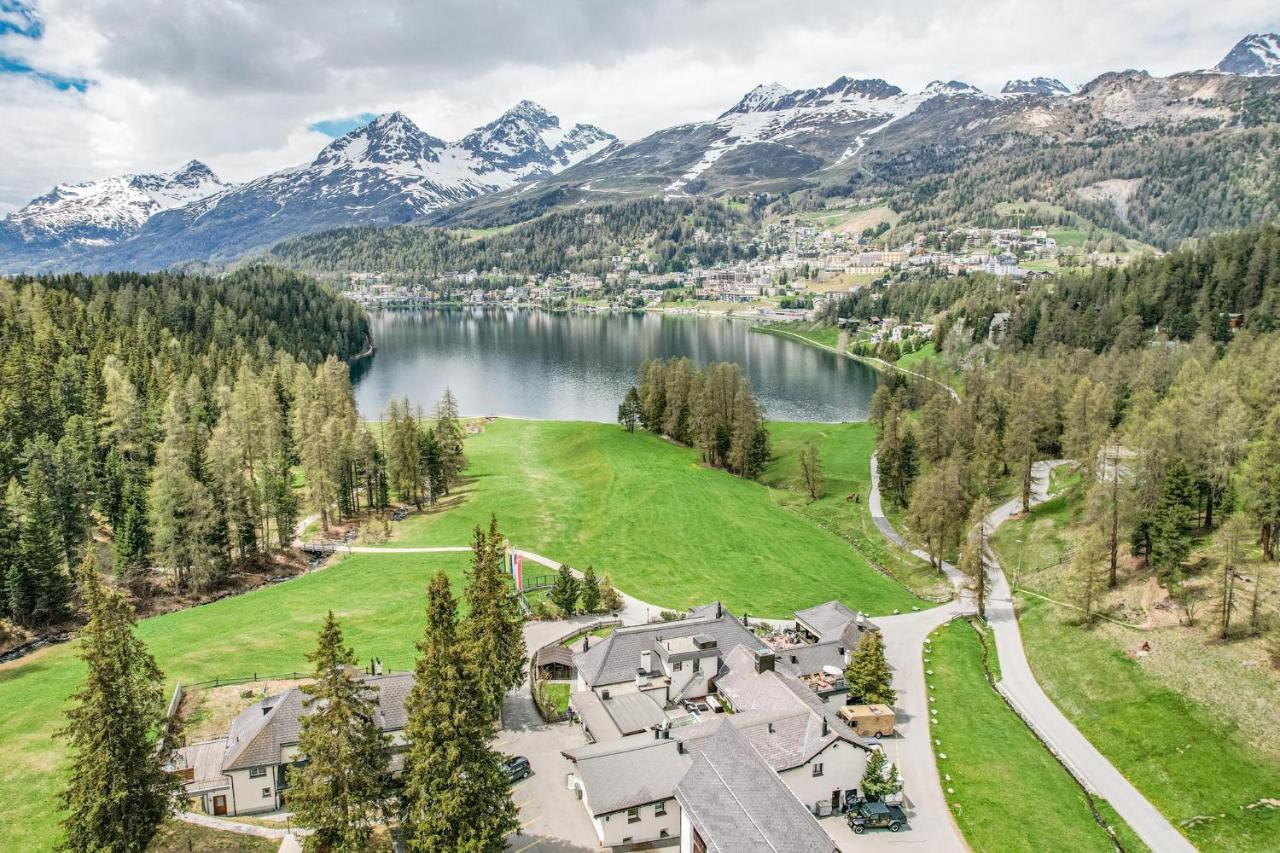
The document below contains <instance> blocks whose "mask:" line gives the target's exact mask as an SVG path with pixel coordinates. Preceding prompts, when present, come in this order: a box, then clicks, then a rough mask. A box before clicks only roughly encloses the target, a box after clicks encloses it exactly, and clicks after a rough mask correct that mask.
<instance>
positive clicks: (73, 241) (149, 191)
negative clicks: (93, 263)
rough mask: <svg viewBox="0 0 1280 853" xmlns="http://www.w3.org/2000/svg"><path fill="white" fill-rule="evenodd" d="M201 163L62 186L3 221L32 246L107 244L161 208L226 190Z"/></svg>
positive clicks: (128, 235)
mask: <svg viewBox="0 0 1280 853" xmlns="http://www.w3.org/2000/svg"><path fill="white" fill-rule="evenodd" d="M230 186H232V185H231V184H227V183H224V182H223V181H221V180H219V179H218V176H217V175H215V174H214V173H213V172H212V170H210V169H209V167H208V166H206V165H205V164H204V163H201V162H200V161H199V160H192V161H191V162H189V163H187V164H186V165H185V166H183V167H182V168H181V169H178V170H177V171H174V172H165V173H161V174H155V175H121V176H117V177H111V178H103V179H101V180H97V181H89V182H86V183H82V184H59V185H58V186H56V187H54V188H53V189H52V190H50V191H49V192H48V193H46V194H44V195H42V196H40V197H39V198H36V199H33V200H32V201H31V202H30V203H29V204H27V206H26V207H23V208H22V209H21V210H17V211H15V212H13V213H11V214H9V216H8V217H6V218H5V220H4V223H3V226H2V227H4V228H5V229H6V230H9V231H10V232H11V234H12V236H13V237H15V238H16V239H17V240H19V241H22V242H28V243H53V244H69V245H89V246H92V245H107V244H110V243H116V242H119V241H120V240H123V239H126V238H128V237H130V236H132V235H133V234H135V233H137V231H138V229H139V228H141V227H142V225H143V223H145V222H146V221H147V220H148V219H150V218H151V217H152V216H153V215H155V214H156V213H158V212H160V211H162V210H169V209H172V208H175V207H181V206H182V205H184V204H189V203H191V202H193V201H197V200H199V199H202V198H206V197H208V196H211V195H213V194H214V193H218V192H221V191H223V190H226V189H228V188H229V187H230Z"/></svg>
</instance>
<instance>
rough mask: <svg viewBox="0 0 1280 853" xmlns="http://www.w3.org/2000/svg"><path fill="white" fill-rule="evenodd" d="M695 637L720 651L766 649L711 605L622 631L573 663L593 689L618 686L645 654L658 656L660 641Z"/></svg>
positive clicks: (633, 674)
mask: <svg viewBox="0 0 1280 853" xmlns="http://www.w3.org/2000/svg"><path fill="white" fill-rule="evenodd" d="M717 611H719V613H720V615H719V616H717V615H716V613H717ZM695 634H705V635H707V637H709V638H710V639H712V640H715V641H716V644H717V646H718V647H719V648H720V649H726V648H732V647H733V646H735V645H740V644H741V645H746V646H748V647H749V648H753V649H755V648H759V649H763V648H764V647H765V646H764V643H762V642H760V640H759V638H757V637H756V636H755V635H754V634H752V633H751V632H750V631H748V630H747V629H746V627H744V626H743V624H742V623H741V622H739V621H738V619H737V618H736V617H734V616H733V614H731V613H730V612H729V611H728V610H726V609H724V608H722V607H719V606H718V605H715V604H709V605H704V606H703V607H699V608H695V609H694V611H693V615H691V616H689V617H687V618H685V619H677V620H675V621H672V622H655V623H653V624H650V625H638V626H635V627H632V628H619V629H618V630H616V631H614V632H613V633H612V634H610V635H609V636H608V637H606V638H604V639H603V640H601V641H600V642H599V643H597V644H595V645H594V646H592V647H591V648H590V649H588V650H587V651H585V652H581V653H579V654H577V655H575V656H574V658H573V662H574V665H575V666H576V667H577V668H578V675H579V676H581V677H582V679H583V680H584V681H585V682H586V683H587V685H588V686H590V687H595V686H596V685H603V684H618V683H620V682H623V681H629V680H630V679H632V678H634V677H635V674H636V668H637V667H638V666H639V665H640V653H641V652H642V651H648V652H653V653H654V654H658V653H659V651H658V643H659V641H661V640H669V639H672V638H673V637H692V636H693V635H695Z"/></svg>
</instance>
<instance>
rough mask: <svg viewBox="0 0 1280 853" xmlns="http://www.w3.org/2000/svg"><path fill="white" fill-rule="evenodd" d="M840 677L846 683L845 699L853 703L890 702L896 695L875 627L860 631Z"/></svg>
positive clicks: (882, 645)
mask: <svg viewBox="0 0 1280 853" xmlns="http://www.w3.org/2000/svg"><path fill="white" fill-rule="evenodd" d="M844 677H845V681H846V683H847V684H848V686H849V699H850V700H851V701H852V703H853V704H855V705H892V704H893V703H894V702H896V701H897V699H898V694H897V691H895V690H894V689H893V673H892V672H891V671H890V670H889V662H888V661H887V660H885V656H884V640H883V638H881V636H880V632H879V631H867V632H866V633H865V634H863V635H862V639H861V640H859V641H858V647H857V648H856V649H854V652H853V656H852V658H850V660H849V665H848V666H847V667H846V668H845V671H844Z"/></svg>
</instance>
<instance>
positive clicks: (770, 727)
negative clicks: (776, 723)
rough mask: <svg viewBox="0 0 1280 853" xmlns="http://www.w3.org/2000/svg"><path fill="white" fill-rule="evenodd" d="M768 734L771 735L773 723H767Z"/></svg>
mask: <svg viewBox="0 0 1280 853" xmlns="http://www.w3.org/2000/svg"><path fill="white" fill-rule="evenodd" d="M769 734H773V723H772V722H771V723H769Z"/></svg>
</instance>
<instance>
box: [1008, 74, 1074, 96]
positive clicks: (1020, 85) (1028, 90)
mask: <svg viewBox="0 0 1280 853" xmlns="http://www.w3.org/2000/svg"><path fill="white" fill-rule="evenodd" d="M1000 94H1002V95H1070V94H1071V89H1070V88H1068V87H1067V84H1066V83H1063V82H1062V81H1061V80H1059V79H1057V78H1056V77H1032V78H1031V79H1030V80H1010V81H1009V82H1007V83H1005V84H1004V88H1003V89H1001V90H1000Z"/></svg>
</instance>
